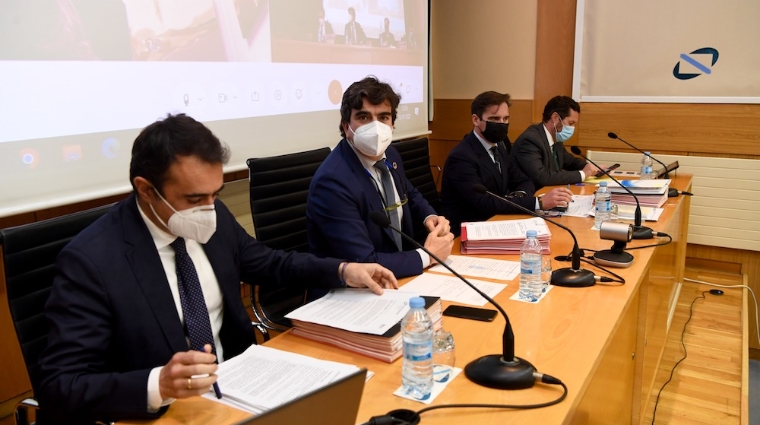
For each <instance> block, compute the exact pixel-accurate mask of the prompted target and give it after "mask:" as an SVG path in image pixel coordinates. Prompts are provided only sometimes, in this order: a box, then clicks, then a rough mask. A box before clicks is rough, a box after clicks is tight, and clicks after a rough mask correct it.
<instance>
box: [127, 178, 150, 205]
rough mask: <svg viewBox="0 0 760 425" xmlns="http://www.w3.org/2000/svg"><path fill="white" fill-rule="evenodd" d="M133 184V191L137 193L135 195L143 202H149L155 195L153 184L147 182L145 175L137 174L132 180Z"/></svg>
mask: <svg viewBox="0 0 760 425" xmlns="http://www.w3.org/2000/svg"><path fill="white" fill-rule="evenodd" d="M132 183H134V185H135V193H136V194H137V197H138V198H140V199H141V200H142V201H143V202H149V201H152V200H153V199H154V198H155V196H156V193H155V190H156V189H155V188H154V187H153V184H151V182H149V181H148V180H147V179H146V178H145V177H140V176H137V177H135V179H134V180H133V181H132Z"/></svg>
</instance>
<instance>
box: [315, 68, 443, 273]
mask: <svg viewBox="0 0 760 425" xmlns="http://www.w3.org/2000/svg"><path fill="white" fill-rule="evenodd" d="M400 101H401V98H400V96H399V95H398V94H397V93H396V92H394V91H393V88H392V87H391V86H390V85H389V84H387V83H383V82H380V81H378V80H377V79H376V78H375V77H367V78H365V79H363V80H361V81H357V82H355V83H353V84H351V85H350V86H349V87H348V89H346V92H345V93H344V94H343V99H342V102H341V106H340V115H341V122H340V134H341V136H343V140H341V142H340V143H339V144H338V146H336V147H335V149H333V151H332V152H330V155H329V156H328V157H327V158H326V159H325V161H324V162H323V163H322V165H320V167H319V169H318V170H317V172H316V174H315V175H314V178H313V179H312V180H311V185H310V187H309V197H308V200H307V203H306V220H307V231H308V235H309V250H310V252H311V253H312V254H316V255H318V256H329V257H337V258H344V259H347V260H350V261H358V262H376V263H379V264H380V265H382V266H385V267H387V268H389V269H390V270H391V271H392V272H393V273H394V274H395V275H396V277H406V276H414V275H418V274H420V273H422V270H423V269H424V268H425V267H427V266H429V265H431V264H433V263H434V261H435V260H433V259H431V258H430V256H429V255H428V254H426V253H425V252H424V251H423V250H421V249H415V247H414V246H412V245H411V244H410V243H409V242H408V241H406V240H404V239H402V238H401V236H400V235H399V234H398V233H396V232H394V231H393V230H391V229H389V228H382V227H380V226H379V225H378V224H376V223H374V222H373V221H372V219H371V214H372V213H373V212H376V211H382V212H383V213H384V214H386V215H387V217H388V220H389V221H390V223H391V226H392V227H394V228H396V229H401V230H402V231H403V232H404V233H406V234H407V235H413V234H414V228H415V227H416V226H425V228H426V229H427V230H428V232H429V233H428V234H427V238H426V239H425V241H423V244H424V246H425V248H427V249H428V250H430V251H431V252H433V254H435V255H436V256H438V257H439V258H441V259H442V260H445V259H446V257H448V256H449V254H450V253H451V248H452V245H453V239H454V236H453V235H452V234H451V232H450V228H449V221H448V220H446V219H445V218H444V217H442V216H438V215H437V213H436V212H435V210H434V209H433V208H432V207H431V206H430V204H428V202H427V201H426V200H425V198H424V197H423V196H422V194H421V193H420V192H419V191H418V190H417V189H416V188H415V187H414V186H412V184H411V183H410V182H409V180H408V179H407V178H406V175H405V174H404V164H403V163H402V162H401V156H400V155H399V153H398V151H396V149H395V148H394V147H393V146H392V145H391V140H392V139H393V123H394V122H395V120H396V109H397V108H398V105H399V102H400Z"/></svg>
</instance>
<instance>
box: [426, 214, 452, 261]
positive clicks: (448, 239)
mask: <svg viewBox="0 0 760 425" xmlns="http://www.w3.org/2000/svg"><path fill="white" fill-rule="evenodd" d="M444 225H448V220H446V223H443V222H440V223H439V224H438V226H436V227H435V228H434V229H433V230H431V231H430V233H428V236H427V239H425V245H424V246H425V248H426V249H427V250H428V251H430V252H432V253H433V254H434V255H435V256H436V257H438V258H440V259H441V260H446V258H448V256H449V254H451V248H452V247H453V246H454V234H453V233H451V232H446V233H444V234H443V236H438V235H439V234H440V233H442V230H443V229H439V227H442V226H444ZM435 263H436V261H435V259H434V258H432V257H431V258H430V264H435Z"/></svg>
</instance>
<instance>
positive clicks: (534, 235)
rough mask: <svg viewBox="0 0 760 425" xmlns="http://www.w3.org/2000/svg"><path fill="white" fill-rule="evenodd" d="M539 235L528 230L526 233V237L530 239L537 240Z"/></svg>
mask: <svg viewBox="0 0 760 425" xmlns="http://www.w3.org/2000/svg"><path fill="white" fill-rule="evenodd" d="M537 235H538V233H536V231H535V230H528V231H527V232H525V236H526V237H529V238H535V237H536V236H537Z"/></svg>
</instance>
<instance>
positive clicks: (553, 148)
mask: <svg viewBox="0 0 760 425" xmlns="http://www.w3.org/2000/svg"><path fill="white" fill-rule="evenodd" d="M552 156H553V157H554V166H555V167H557V171H559V156H558V154H557V144H556V143H555V144H553V145H552Z"/></svg>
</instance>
